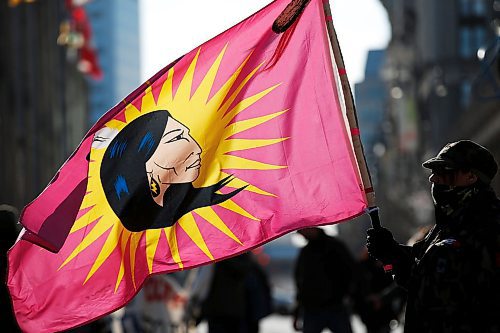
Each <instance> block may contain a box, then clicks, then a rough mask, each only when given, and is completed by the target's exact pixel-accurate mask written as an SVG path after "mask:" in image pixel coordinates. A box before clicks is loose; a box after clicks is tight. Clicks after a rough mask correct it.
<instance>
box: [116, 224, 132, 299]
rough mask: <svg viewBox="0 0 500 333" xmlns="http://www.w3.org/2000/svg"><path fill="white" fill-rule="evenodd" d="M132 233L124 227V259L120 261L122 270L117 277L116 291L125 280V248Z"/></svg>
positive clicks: (122, 253)
mask: <svg viewBox="0 0 500 333" xmlns="http://www.w3.org/2000/svg"><path fill="white" fill-rule="evenodd" d="M130 234H131V233H130V231H128V230H127V229H123V230H122V234H121V237H120V245H121V246H120V250H121V251H120V253H121V255H122V260H121V261H120V270H119V271H118V276H117V278H116V285H115V293H116V291H117V290H118V287H119V286H120V283H121V282H122V280H123V276H124V275H125V250H126V247H127V243H128V241H129V239H130Z"/></svg>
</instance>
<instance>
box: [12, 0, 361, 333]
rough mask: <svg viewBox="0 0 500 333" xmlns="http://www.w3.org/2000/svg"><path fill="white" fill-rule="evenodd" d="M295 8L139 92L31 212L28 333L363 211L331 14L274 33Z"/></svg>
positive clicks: (22, 257)
mask: <svg viewBox="0 0 500 333" xmlns="http://www.w3.org/2000/svg"><path fill="white" fill-rule="evenodd" d="M288 2H289V0H276V1H274V2H273V3H271V4H270V5H268V6H267V7H265V8H264V9H262V10H260V11H259V12H257V13H256V14H254V15H252V16H251V17H249V18H248V19H246V20H244V21H242V22H241V23H239V24H237V25H236V26H234V27H232V28H230V29H228V30H227V31H225V32H223V33H222V34H220V35H218V36H217V37H215V38H213V39H211V40H210V41H208V42H206V43H204V44H203V45H201V46H200V47H198V48H196V49H194V50H193V51H191V52H190V53H188V54H186V55H184V56H183V57H181V58H180V59H178V60H177V61H176V62H174V63H173V64H171V65H169V66H167V67H166V68H164V69H163V70H161V71H160V72H159V73H157V74H156V75H155V76H154V77H153V78H151V79H150V80H149V81H147V82H146V83H145V84H143V85H142V86H140V87H139V88H138V89H136V90H135V91H134V92H133V93H131V94H130V95H129V96H128V97H127V98H125V100H124V101H123V102H122V103H120V104H119V105H117V106H115V107H114V108H112V109H111V110H110V111H109V112H108V113H107V114H105V115H104V116H103V117H102V118H101V119H100V120H99V121H98V122H97V123H96V124H95V125H94V126H93V127H92V129H91V130H90V131H89V133H88V134H87V135H86V136H85V138H84V139H83V141H82V142H81V144H80V146H79V147H78V148H77V150H76V151H75V152H74V153H73V155H72V156H71V157H70V158H69V159H68V160H67V161H66V163H65V164H64V165H63V166H62V167H61V169H60V170H59V171H58V172H57V174H56V176H55V177H54V179H53V180H52V181H51V183H50V184H49V185H48V186H47V187H46V189H45V190H44V191H43V192H42V193H41V194H40V196H39V197H38V198H36V199H35V200H34V201H33V202H31V203H30V204H29V205H27V206H26V207H25V209H24V211H23V213H22V214H21V218H20V221H21V223H22V225H23V226H24V228H25V229H24V233H23V234H22V236H21V237H20V239H19V240H18V241H17V243H16V244H15V245H14V247H13V248H12V249H11V250H10V252H9V272H8V287H9V290H10V293H11V297H12V301H13V306H14V310H15V313H16V317H17V319H18V322H19V325H20V326H21V328H22V329H23V330H24V331H26V332H54V331H60V330H65V329H68V328H71V327H75V326H79V325H82V324H84V323H87V322H90V321H92V320H94V319H96V318H98V317H100V316H103V315H105V314H108V313H110V312H112V311H114V310H116V309H117V308H119V307H121V306H123V305H124V304H126V303H127V302H128V301H129V300H130V299H131V298H132V297H133V296H134V295H135V294H136V293H137V292H138V291H139V289H140V288H141V286H142V284H143V283H144V281H145V279H146V278H147V277H148V276H149V275H152V274H158V273H165V272H173V271H177V270H182V269H189V268H193V267H196V266H200V265H203V264H207V263H211V262H214V261H217V260H222V259H225V258H228V257H231V256H234V255H237V254H239V253H243V252H246V251H248V250H250V249H252V248H254V247H256V246H259V245H261V244H263V243H265V242H268V241H270V240H272V239H275V238H277V237H279V236H281V235H283V234H285V233H288V232H290V231H293V230H297V229H300V228H304V227H308V226H318V225H324V224H331V223H337V222H340V221H344V220H346V219H349V218H352V217H354V216H357V215H359V214H362V213H363V212H364V210H365V209H366V206H367V202H366V196H365V193H364V191H363V184H362V182H361V180H360V176H359V169H358V165H357V162H356V159H355V157H354V153H353V148H352V144H351V140H350V133H349V131H348V130H347V129H346V123H345V117H344V115H343V113H342V106H341V102H340V100H341V98H339V93H338V90H337V87H336V81H335V76H334V68H333V65H332V59H331V55H330V48H329V44H328V37H327V35H326V28H325V16H324V13H323V3H322V1H321V0H311V1H310V3H309V5H308V6H307V7H306V8H305V10H304V12H303V13H302V14H301V16H300V17H299V19H298V20H297V21H296V22H295V23H294V24H293V25H292V26H291V27H290V28H289V29H288V30H287V31H286V32H285V33H284V34H282V35H278V34H275V33H274V32H272V30H271V26H272V24H273V21H274V20H275V19H276V17H277V16H278V15H279V14H280V12H281V11H282V10H283V9H284V8H285V6H286V5H287V4H288ZM172 33H175V32H172ZM165 40H168V39H167V38H165Z"/></svg>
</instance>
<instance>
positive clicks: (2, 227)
mask: <svg viewBox="0 0 500 333" xmlns="http://www.w3.org/2000/svg"><path fill="white" fill-rule="evenodd" d="M17 214H18V213H17V209H15V208H14V207H12V206H9V205H0V247H1V249H0V251H1V252H0V283H1V285H0V328H1V330H2V332H21V330H20V329H19V326H18V325H17V321H16V318H15V316H14V312H13V310H12V302H11V300H10V295H9V291H8V290H7V286H6V284H5V283H6V281H5V278H6V276H7V251H8V250H9V249H10V248H11V247H12V245H14V243H15V242H16V239H17V235H18V234H19V229H18V227H17Z"/></svg>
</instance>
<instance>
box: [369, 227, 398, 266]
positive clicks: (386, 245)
mask: <svg viewBox="0 0 500 333" xmlns="http://www.w3.org/2000/svg"><path fill="white" fill-rule="evenodd" d="M366 235H367V237H366V247H367V248H368V253H369V254H370V256H372V257H373V258H375V259H378V260H380V261H382V262H383V263H384V264H392V263H394V260H395V258H397V257H398V255H399V252H400V249H399V243H398V242H396V240H395V239H394V237H393V236H392V233H391V232H390V231H389V230H387V229H386V228H375V229H373V228H371V229H368V230H367V231H366Z"/></svg>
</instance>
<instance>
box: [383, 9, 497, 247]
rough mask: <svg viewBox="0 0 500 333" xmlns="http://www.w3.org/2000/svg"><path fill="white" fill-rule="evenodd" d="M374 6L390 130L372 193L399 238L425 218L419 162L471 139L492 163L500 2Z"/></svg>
mask: <svg viewBox="0 0 500 333" xmlns="http://www.w3.org/2000/svg"><path fill="white" fill-rule="evenodd" d="M381 2H382V3H383V5H384V6H385V8H386V9H387V12H388V14H389V19H390V22H391V27H392V39H391V41H390V43H389V46H388V49H387V61H386V64H385V67H384V70H383V78H384V80H385V82H386V84H387V93H386V94H387V96H388V97H389V98H388V99H387V101H388V104H387V110H386V121H387V123H388V124H390V125H388V128H389V130H388V131H385V132H384V136H385V138H384V141H385V142H386V148H387V149H386V152H385V154H384V156H383V157H381V158H380V161H379V165H380V166H381V167H380V173H381V175H380V183H381V184H380V185H379V188H378V192H379V193H380V192H381V189H382V191H383V195H384V196H385V197H386V198H385V199H387V201H385V202H384V205H386V207H388V209H387V210H388V212H387V214H385V216H383V217H384V218H385V219H386V220H387V222H388V224H390V225H394V226H399V229H400V236H401V238H407V237H408V236H410V235H411V233H412V232H413V231H415V230H416V229H417V228H418V227H419V226H422V225H425V224H428V223H430V222H431V221H432V219H433V209H432V202H431V199H430V195H429V183H428V181H427V178H428V172H427V171H426V170H424V169H423V168H422V167H421V162H422V161H424V160H426V159H427V158H429V157H430V156H433V155H435V154H436V153H437V151H438V150H439V148H441V147H442V146H443V145H444V144H445V143H447V142H451V141H456V140H460V139H472V140H475V141H477V142H478V143H480V144H483V145H485V146H486V147H488V148H489V149H490V150H491V151H492V152H493V153H494V154H495V156H496V157H497V159H499V158H500V148H499V146H500V112H499V111H500V98H499V97H500V93H498V92H499V88H498V83H499V82H500V80H499V76H500V73H499V72H498V71H499V69H498V53H499V50H500V44H499V43H500V42H499V36H500V29H499V26H500V20H499V17H500V15H499V14H500V2H499V1H498V0H440V1H434V0H381ZM499 178H500V177H496V182H495V184H494V186H495V187H496V189H497V190H500V180H499ZM394 212H398V214H399V212H401V214H402V215H398V214H394ZM404 212H406V213H404ZM401 224H403V226H401Z"/></svg>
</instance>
